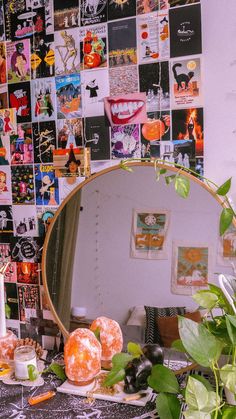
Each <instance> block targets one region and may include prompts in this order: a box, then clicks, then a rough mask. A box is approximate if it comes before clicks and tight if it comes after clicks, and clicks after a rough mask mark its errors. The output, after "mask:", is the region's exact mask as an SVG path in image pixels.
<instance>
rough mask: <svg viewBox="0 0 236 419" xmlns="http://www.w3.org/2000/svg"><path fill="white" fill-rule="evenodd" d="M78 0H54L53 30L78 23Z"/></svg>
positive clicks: (77, 24)
mask: <svg viewBox="0 0 236 419" xmlns="http://www.w3.org/2000/svg"><path fill="white" fill-rule="evenodd" d="M79 10H80V9H79V0H67V1H66V2H65V1H64V0H54V30H55V31H60V30H63V29H68V28H75V27H77V26H79V25H80V12H79Z"/></svg>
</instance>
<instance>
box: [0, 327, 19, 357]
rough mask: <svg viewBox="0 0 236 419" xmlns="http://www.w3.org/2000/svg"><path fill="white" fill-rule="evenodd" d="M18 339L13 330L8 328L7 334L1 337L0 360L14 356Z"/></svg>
mask: <svg viewBox="0 0 236 419" xmlns="http://www.w3.org/2000/svg"><path fill="white" fill-rule="evenodd" d="M17 341H18V339H17V337H16V335H14V333H13V332H12V331H11V330H7V331H6V335H5V336H3V337H0V360H3V361H9V360H11V359H13V358H14V350H15V347H16V344H17Z"/></svg>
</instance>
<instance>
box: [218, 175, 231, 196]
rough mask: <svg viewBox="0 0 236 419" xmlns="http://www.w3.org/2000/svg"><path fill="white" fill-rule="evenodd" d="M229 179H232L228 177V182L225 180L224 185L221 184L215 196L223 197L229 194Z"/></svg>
mask: <svg viewBox="0 0 236 419" xmlns="http://www.w3.org/2000/svg"><path fill="white" fill-rule="evenodd" d="M231 179H232V178H231V177H230V178H229V179H228V180H226V182H225V183H223V185H221V186H220V187H219V188H218V189H217V190H216V193H217V195H221V196H225V195H226V194H227V193H228V192H229V190H230V188H231Z"/></svg>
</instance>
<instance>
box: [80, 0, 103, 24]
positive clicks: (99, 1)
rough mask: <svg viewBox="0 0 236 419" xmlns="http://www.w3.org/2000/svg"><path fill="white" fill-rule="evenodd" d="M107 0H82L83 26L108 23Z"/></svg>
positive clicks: (81, 17) (81, 19) (81, 15)
mask: <svg viewBox="0 0 236 419" xmlns="http://www.w3.org/2000/svg"><path fill="white" fill-rule="evenodd" d="M107 3H108V2H107V0H81V9H80V22H81V26H86V25H95V24H97V23H102V22H106V21H107Z"/></svg>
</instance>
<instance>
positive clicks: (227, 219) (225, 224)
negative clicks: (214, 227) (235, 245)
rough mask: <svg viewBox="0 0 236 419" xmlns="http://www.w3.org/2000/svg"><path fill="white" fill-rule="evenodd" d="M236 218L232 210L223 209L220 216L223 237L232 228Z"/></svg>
mask: <svg viewBox="0 0 236 419" xmlns="http://www.w3.org/2000/svg"><path fill="white" fill-rule="evenodd" d="M233 217H234V212H233V210H232V208H223V210H222V212H221V214H220V235H221V236H222V235H223V234H224V233H225V232H226V230H228V228H229V227H230V225H231V223H232V220H233Z"/></svg>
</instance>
